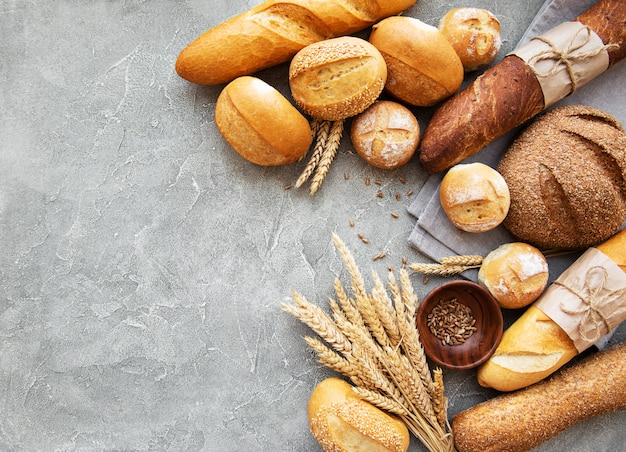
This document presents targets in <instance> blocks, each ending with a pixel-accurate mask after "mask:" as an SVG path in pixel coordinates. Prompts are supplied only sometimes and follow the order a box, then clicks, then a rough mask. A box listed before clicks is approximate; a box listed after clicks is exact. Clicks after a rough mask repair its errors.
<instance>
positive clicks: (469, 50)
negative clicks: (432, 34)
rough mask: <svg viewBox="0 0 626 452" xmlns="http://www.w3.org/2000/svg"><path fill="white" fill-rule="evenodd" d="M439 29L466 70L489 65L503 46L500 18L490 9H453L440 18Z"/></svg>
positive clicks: (474, 69) (469, 70)
mask: <svg viewBox="0 0 626 452" xmlns="http://www.w3.org/2000/svg"><path fill="white" fill-rule="evenodd" d="M439 30H440V31H441V33H443V35H444V36H445V37H446V38H447V39H448V41H450V44H452V47H454V50H455V51H456V53H457V55H459V58H460V59H461V62H462V63H463V68H464V69H465V72H471V71H476V70H478V69H483V68H485V67H487V66H489V65H490V64H491V63H493V61H494V60H495V58H496V57H497V56H498V52H499V51H500V47H502V39H501V37H500V21H499V20H498V19H497V18H496V16H494V15H493V14H492V13H491V12H489V11H487V10H486V9H482V8H471V7H463V8H454V9H451V10H450V11H448V12H447V13H446V14H445V15H444V16H443V17H442V18H441V20H440V21H439Z"/></svg>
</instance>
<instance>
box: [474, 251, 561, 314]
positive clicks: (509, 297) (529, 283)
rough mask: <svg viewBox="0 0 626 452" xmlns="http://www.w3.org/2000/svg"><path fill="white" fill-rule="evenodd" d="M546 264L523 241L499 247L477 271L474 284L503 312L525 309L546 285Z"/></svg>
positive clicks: (544, 260)
mask: <svg viewBox="0 0 626 452" xmlns="http://www.w3.org/2000/svg"><path fill="white" fill-rule="evenodd" d="M548 276H549V273H548V261H547V260H546V257H545V256H544V255H543V253H542V252H541V251H539V250H538V249H537V248H535V247H534V246H532V245H529V244H527V243H523V242H512V243H505V244H503V245H500V246H499V247H498V248H496V249H495V250H493V251H491V252H490V253H489V254H488V255H487V256H486V257H485V258H484V259H483V262H482V264H481V266H480V269H479V270H478V282H479V283H480V284H481V285H483V286H484V287H486V288H487V290H489V292H491V295H493V297H494V298H495V299H496V301H497V302H498V304H499V305H500V306H501V307H502V308H505V309H519V308H523V307H526V306H528V305H529V304H531V303H532V302H533V301H535V300H536V299H537V298H538V297H539V295H541V294H542V293H543V291H544V289H545V288H546V285H547V284H548Z"/></svg>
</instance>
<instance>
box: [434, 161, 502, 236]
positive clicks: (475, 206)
mask: <svg viewBox="0 0 626 452" xmlns="http://www.w3.org/2000/svg"><path fill="white" fill-rule="evenodd" d="M439 199H440V201H441V207H442V208H443V210H444V212H445V213H446V215H447V216H448V218H449V219H450V221H451V222H452V224H453V225H454V226H456V227H457V228H459V229H460V230H462V231H466V232H485V231H490V230H491V229H494V228H495V227H497V226H498V225H499V224H500V223H502V221H504V219H505V217H506V215H507V212H508V211H509V205H510V202H511V199H510V195H509V189H508V187H507V184H506V182H505V181H504V178H503V177H502V176H501V175H500V174H499V173H498V172H497V171H496V170H494V169H493V168H491V167H490V166H488V165H485V164H484V163H479V162H477V163H460V164H457V165H455V166H454V167H452V168H450V170H448V172H447V173H446V175H445V176H444V177H443V179H442V180H441V184H440V186H439Z"/></svg>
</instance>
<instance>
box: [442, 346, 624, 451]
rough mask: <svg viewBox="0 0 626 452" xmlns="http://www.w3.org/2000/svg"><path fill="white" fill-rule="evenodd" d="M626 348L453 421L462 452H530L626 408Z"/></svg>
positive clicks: (574, 366)
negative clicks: (583, 424)
mask: <svg viewBox="0 0 626 452" xmlns="http://www.w3.org/2000/svg"><path fill="white" fill-rule="evenodd" d="M625 385H626V343H622V344H620V345H617V346H614V347H612V348H610V349H607V350H605V351H602V352H597V353H595V354H593V355H591V356H588V357H587V358H585V359H583V360H581V361H580V362H578V363H575V364H572V365H571V366H570V367H567V368H564V369H562V370H560V371H559V372H557V373H555V374H554V375H553V376H552V377H551V378H550V379H548V380H544V381H542V382H540V383H537V384H535V385H533V386H529V387H528V388H526V389H522V390H520V391H517V392H512V393H509V394H505V395H500V396H497V397H495V398H493V399H490V400H487V401H486V402H483V403H480V404H478V405H475V406H473V407H471V408H469V409H467V410H465V411H462V412H460V413H459V414H457V415H456V416H454V418H453V419H452V432H453V434H454V440H455V446H456V448H457V450H458V451H459V452H469V451H480V452H494V451H507V452H516V451H526V450H529V449H531V448H533V447H535V446H538V445H539V444H541V443H543V442H545V441H547V440H548V439H550V438H552V437H554V436H556V435H557V434H559V433H561V432H563V431H564V430H566V429H567V428H569V427H571V426H572V425H574V424H575V423H577V422H580V421H582V420H585V419H589V418H591V417H594V416H599V415H602V414H607V413H610V412H613V411H616V410H618V409H621V408H624V407H626V391H624V387H625Z"/></svg>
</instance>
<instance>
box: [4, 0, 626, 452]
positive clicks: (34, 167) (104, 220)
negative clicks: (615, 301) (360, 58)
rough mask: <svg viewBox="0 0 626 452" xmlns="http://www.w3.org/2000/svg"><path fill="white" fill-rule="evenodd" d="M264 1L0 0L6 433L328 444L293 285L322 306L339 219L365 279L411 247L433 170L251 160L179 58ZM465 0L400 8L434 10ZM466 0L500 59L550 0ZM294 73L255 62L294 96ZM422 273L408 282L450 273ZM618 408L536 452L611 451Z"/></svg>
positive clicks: (468, 386) (42, 438) (26, 446)
mask: <svg viewBox="0 0 626 452" xmlns="http://www.w3.org/2000/svg"><path fill="white" fill-rule="evenodd" d="M257 3H260V2H259V1H252V0H246V1H244V0H236V1H234V0H210V1H206V0H204V1H200V0H186V1H173V0H171V1H167V0H153V1H149V2H148V1H141V0H129V1H108V0H94V1H81V0H59V1H55V2H41V1H25V0H8V1H3V2H2V4H1V5H0V37H1V39H0V80H1V81H2V85H1V87H0V105H1V109H0V137H1V139H0V249H1V253H0V450H3V451H4V450H5V451H33V450H173V451H174V450H176V451H179V450H190V451H195V450H206V451H315V450H319V446H318V445H317V443H316V442H315V441H314V439H313V438H312V437H311V435H310V433H309V430H308V424H307V420H306V403H307V400H308V397H309V395H310V393H311V391H312V389H313V387H314V386H315V385H316V384H317V383H318V382H319V381H320V380H322V379H323V378H325V377H327V376H330V375H333V374H332V373H331V372H329V371H327V370H326V369H324V368H322V367H320V365H319V364H317V363H316V361H315V357H314V356H313V355H312V354H311V352H310V351H309V350H308V349H307V347H306V345H305V343H304V341H303V340H302V338H301V337H302V336H303V335H304V334H308V333H309V331H308V330H307V329H306V328H305V327H303V326H302V325H300V324H299V323H298V321H297V320H295V319H294V318H292V317H290V316H288V315H287V314H285V313H283V312H282V311H281V310H280V307H279V304H280V302H281V301H288V300H289V299H290V294H291V290H292V289H297V290H298V291H299V292H301V293H302V294H304V295H305V296H306V297H307V298H309V299H310V300H312V301H316V302H319V303H321V304H324V303H325V302H326V299H327V297H328V296H330V295H332V290H333V289H332V282H333V280H334V278H336V277H339V278H340V279H342V281H347V279H346V274H345V270H344V268H343V265H342V263H341V261H340V259H339V257H338V255H337V254H336V252H335V250H334V248H333V246H332V244H331V242H330V236H331V233H337V234H338V235H339V236H340V237H341V238H342V239H343V240H344V241H345V242H346V243H347V244H348V246H349V247H350V248H351V250H352V252H353V253H354V255H355V258H356V259H357V262H358V263H359V265H360V266H361V268H362V270H363V272H364V274H365V275H366V277H367V276H368V275H369V270H370V268H371V269H375V270H377V271H378V272H379V273H380V274H384V273H385V272H386V269H387V267H389V266H392V267H395V268H398V267H399V266H400V265H401V262H402V258H403V257H406V258H407V259H408V260H409V261H423V260H424V259H423V258H422V257H421V256H419V255H418V254H417V253H416V252H415V251H414V250H413V249H412V248H410V246H409V245H408V243H407V238H408V236H409V233H410V231H411V229H412V227H413V224H414V221H415V219H414V218H412V217H411V216H410V215H409V214H408V213H407V212H406V210H405V209H406V206H407V205H408V204H409V203H410V200H411V199H410V197H408V196H407V192H408V191H409V190H414V191H417V190H419V188H420V187H421V185H422V184H423V183H424V181H425V179H426V177H427V175H426V174H425V173H424V172H422V171H421V170H420V168H419V167H418V166H417V163H416V162H412V163H410V164H409V165H407V166H406V167H404V168H401V169H398V170H395V171H391V172H388V171H387V172H385V171H381V170H377V169H375V168H373V167H370V166H368V165H366V164H365V163H364V162H363V161H362V160H361V159H360V158H359V157H358V156H357V155H356V154H355V152H354V151H352V150H351V149H350V145H349V140H346V139H344V141H343V143H342V148H341V151H340V153H339V155H338V157H337V159H336V161H335V163H334V164H333V166H332V168H331V172H330V175H329V176H328V177H327V179H326V181H325V183H324V185H323V187H322V189H321V191H320V192H318V194H317V195H315V196H314V197H310V196H309V195H308V191H307V190H306V189H301V190H296V189H292V190H285V189H284V186H285V185H286V184H289V183H293V182H295V179H296V178H297V176H298V174H299V173H300V171H301V166H299V165H290V166H285V167H279V168H261V167H257V166H254V165H252V164H250V163H248V162H246V161H244V160H242V159H241V158H240V157H239V156H238V155H237V154H236V153H235V152H234V151H233V150H232V149H230V148H229V147H228V146H227V145H226V144H225V142H224V141H223V139H222V138H221V136H220V135H219V133H218V132H217V130H216V128H215V125H214V123H213V112H214V106H215V101H216V98H217V96H218V94H219V91H220V89H221V87H213V88H207V87H199V86H194V85H192V84H189V83H188V82H186V81H184V80H182V79H180V78H179V77H178V76H177V75H176V74H175V72H174V61H175V59H176V57H177V55H178V53H179V52H180V50H182V48H183V47H184V46H185V45H186V44H187V43H189V42H190V41H191V40H192V39H194V38H195V37H196V36H197V35H199V34H200V33H201V32H203V31H204V30H206V29H207V28H209V27H210V26H212V25H215V24H217V23H219V22H221V21H223V20H225V19H227V18H229V17H230V16H232V15H235V14H237V13H240V12H243V11H244V10H246V9H248V8H249V7H251V6H253V5H255V4H257ZM466 3H467V2H465V3H464V2H461V1H456V0H455V1H447V2H432V1H431V2H428V1H419V2H418V4H417V5H416V6H414V7H413V8H411V9H410V10H409V11H408V14H409V15H411V16H413V17H417V18H419V19H421V20H423V21H424V22H427V23H430V24H433V25H436V23H437V22H438V20H439V18H440V17H441V16H443V14H445V12H446V11H447V10H448V9H450V8H452V7H454V6H466ZM470 3H472V5H476V6H480V7H485V8H487V9H489V10H491V11H492V12H493V13H495V14H496V15H497V16H498V17H499V19H500V20H501V22H502V29H503V48H502V53H501V55H503V54H504V53H506V52H507V51H509V50H511V49H512V48H513V46H514V45H515V44H516V42H517V41H518V39H519V38H520V36H521V35H522V33H523V31H524V30H525V28H526V26H527V25H528V23H529V22H530V20H531V19H532V17H533V16H534V15H535V13H536V12H537V10H538V9H539V8H540V6H541V5H542V3H543V0H525V1H521V2H520V1H508V0H507V1H498V0H492V1H487V0H484V1H476V2H470ZM286 69H287V68H286V66H279V67H277V68H274V69H270V70H266V71H263V72H262V73H261V74H258V75H259V76H260V77H262V78H263V79H265V80H266V81H268V82H270V83H271V84H273V85H274V86H276V87H277V88H278V89H280V90H281V91H282V92H283V93H284V94H285V95H287V96H288V95H289V93H288V85H287V81H286V73H287V72H286ZM428 115H429V112H428V111H420V112H418V116H419V117H420V118H427V117H428ZM344 173H345V174H348V175H349V179H347V180H346V179H345V178H344ZM366 178H370V179H371V180H372V181H374V180H380V181H381V185H380V186H379V185H375V184H372V185H370V186H366V185H365V183H364V180H365V179H366ZM401 178H405V179H406V183H402V182H401ZM379 191H380V192H382V193H383V194H384V197H383V198H379V197H378V196H377V193H378V192H379ZM397 193H399V194H400V195H401V197H400V200H399V201H398V200H397V199H396V197H395V195H396V194H397ZM392 212H397V213H398V214H399V218H398V219H393V218H392V217H391V213H392ZM350 220H353V221H354V223H355V227H354V228H351V227H350V225H349V222H350ZM357 232H361V233H363V234H364V235H365V236H366V237H367V238H369V240H370V243H369V244H367V245H366V244H364V243H362V242H361V241H360V240H359V238H358V237H357ZM381 252H386V254H387V255H386V257H385V258H384V259H381V260H378V261H373V260H372V258H373V256H375V255H377V254H379V253H381ZM413 281H414V283H415V284H414V285H415V290H416V291H417V293H418V294H419V295H420V296H423V295H425V294H426V293H427V292H428V291H429V290H430V289H432V288H433V287H435V286H436V285H437V284H439V283H440V282H441V280H438V279H437V278H431V280H430V281H429V282H428V283H427V284H423V283H422V278H421V276H416V277H415V278H414V280H413ZM623 339H624V327H622V328H621V329H620V330H619V331H618V334H617V336H616V337H615V339H614V341H621V340H623ZM445 375H446V377H445V378H446V384H447V394H448V397H449V398H450V414H451V415H452V414H454V413H456V412H458V411H460V410H462V409H464V408H466V407H468V406H470V405H472V404H474V403H477V402H479V401H481V400H484V399H485V398H487V397H490V396H492V395H493V394H492V393H490V392H489V391H485V390H483V389H481V388H479V387H478V386H477V384H476V382H475V376H474V374H473V372H446V374H445ZM625 420H626V419H625V413H623V412H620V413H617V414H614V415H612V416H605V417H603V418H599V419H595V420H592V421H589V422H585V423H584V424H580V425H579V426H577V427H575V428H573V429H571V430H569V431H568V432H567V433H565V434H564V435H561V436H559V437H558V438H556V439H555V440H552V441H550V442H548V443H546V444H545V445H543V446H542V447H541V448H540V450H543V451H557V450H558V451H562V450H579V451H592V450H593V451H598V450H614V447H615V445H619V444H623V442H624V433H623V431H622V430H621V429H622V427H623V424H624V421H625ZM411 450H412V451H418V450H424V448H423V447H422V446H421V445H420V444H418V443H417V442H416V441H414V442H413V444H412V446H411Z"/></svg>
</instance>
